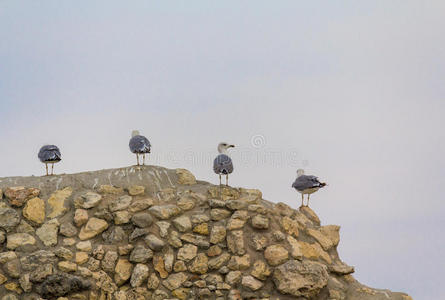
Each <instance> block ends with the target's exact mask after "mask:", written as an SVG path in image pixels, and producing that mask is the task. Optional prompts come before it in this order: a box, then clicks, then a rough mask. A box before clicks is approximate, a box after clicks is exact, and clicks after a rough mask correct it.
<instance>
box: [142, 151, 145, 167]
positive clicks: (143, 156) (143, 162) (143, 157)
mask: <svg viewBox="0 0 445 300" xmlns="http://www.w3.org/2000/svg"><path fill="white" fill-rule="evenodd" d="M142 159H143V160H142V165H143V166H145V153H144V154H143V155H142Z"/></svg>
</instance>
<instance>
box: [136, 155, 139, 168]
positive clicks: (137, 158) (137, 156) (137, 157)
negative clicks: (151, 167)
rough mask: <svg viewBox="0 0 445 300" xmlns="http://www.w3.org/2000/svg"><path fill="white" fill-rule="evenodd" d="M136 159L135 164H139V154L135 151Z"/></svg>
mask: <svg viewBox="0 0 445 300" xmlns="http://www.w3.org/2000/svg"><path fill="white" fill-rule="evenodd" d="M136 161H137V165H138V166H139V154H137V153H136Z"/></svg>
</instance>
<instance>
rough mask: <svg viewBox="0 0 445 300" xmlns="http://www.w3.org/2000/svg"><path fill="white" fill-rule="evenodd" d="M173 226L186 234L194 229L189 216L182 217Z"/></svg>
mask: <svg viewBox="0 0 445 300" xmlns="http://www.w3.org/2000/svg"><path fill="white" fill-rule="evenodd" d="M172 223H173V225H174V226H175V227H176V229H178V231H179V232H186V231H189V230H190V229H192V222H191V221H190V218H189V217H187V216H181V217H178V218H176V219H174V220H173V222H172Z"/></svg>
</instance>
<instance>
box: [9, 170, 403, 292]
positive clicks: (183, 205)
mask: <svg viewBox="0 0 445 300" xmlns="http://www.w3.org/2000/svg"><path fill="white" fill-rule="evenodd" d="M0 189H1V190H0V199H1V200H0V265H1V269H0V299H2V300H6V299H9V300H12V299H57V298H59V299H332V300H334V299H375V300H378V299H385V300H387V299H398V300H408V299H411V298H410V297H409V296H407V295H405V294H402V293H393V292H390V291H387V290H377V289H372V288H368V287H365V286H363V285H361V284H360V283H358V282H357V281H356V280H355V279H354V278H353V277H352V275H351V273H353V272H354V268H353V267H350V266H348V265H346V264H345V263H343V262H342V261H341V260H340V258H339V256H338V253H337V249H336V248H337V245H338V243H339V241H340V237H339V226H336V225H328V226H320V220H319V219H318V217H317V215H316V214H315V213H314V212H313V211H312V210H311V209H310V208H301V209H299V210H295V209H292V208H291V207H289V206H287V205H285V204H283V203H278V204H274V203H271V202H268V201H265V200H263V199H262V194H261V192H260V191H259V190H250V189H243V188H230V187H223V188H222V189H220V188H219V187H218V186H214V185H211V184H209V183H207V182H201V181H198V182H197V181H196V179H195V177H194V176H193V175H192V174H191V173H190V172H188V171H186V170H183V169H178V170H168V169H164V168H160V167H151V166H150V167H142V168H136V167H131V168H124V169H115V170H103V171H97V172H87V173H80V174H73V175H58V176H51V177H11V178H1V179H0Z"/></svg>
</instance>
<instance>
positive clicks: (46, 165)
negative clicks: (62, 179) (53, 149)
mask: <svg viewBox="0 0 445 300" xmlns="http://www.w3.org/2000/svg"><path fill="white" fill-rule="evenodd" d="M45 167H46V176H48V175H49V174H48V164H45Z"/></svg>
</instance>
